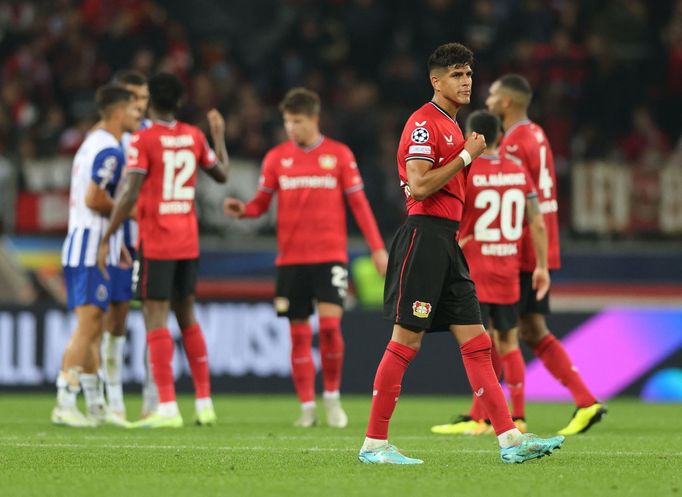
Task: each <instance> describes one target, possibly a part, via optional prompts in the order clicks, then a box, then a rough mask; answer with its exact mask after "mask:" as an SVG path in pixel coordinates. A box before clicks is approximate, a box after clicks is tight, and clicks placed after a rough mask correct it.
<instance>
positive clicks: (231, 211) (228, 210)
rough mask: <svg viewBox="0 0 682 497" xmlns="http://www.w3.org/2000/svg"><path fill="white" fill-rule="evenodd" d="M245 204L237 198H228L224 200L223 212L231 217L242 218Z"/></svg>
mask: <svg viewBox="0 0 682 497" xmlns="http://www.w3.org/2000/svg"><path fill="white" fill-rule="evenodd" d="M244 209H245V204H244V202H242V201H241V200H239V199H237V198H226V199H225V202H223V212H225V214H226V215H228V216H230V217H236V218H240V217H242V216H243V215H244Z"/></svg>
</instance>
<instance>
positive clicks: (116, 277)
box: [102, 71, 156, 420]
mask: <svg viewBox="0 0 682 497" xmlns="http://www.w3.org/2000/svg"><path fill="white" fill-rule="evenodd" d="M111 83H112V84H114V85H118V86H120V87H122V88H125V89H126V90H128V91H130V92H131V93H132V94H133V95H134V97H135V102H136V104H137V106H138V108H139V110H140V115H141V116H143V117H144V116H145V115H146V113H147V107H148V106H149V88H148V87H147V80H146V78H145V77H144V76H143V75H142V74H140V73H139V72H137V71H121V72H119V73H116V74H115V75H114V78H113V79H112V81H111ZM148 126H149V122H148V120H147V119H143V120H142V123H141V128H146V127H148ZM131 136H132V134H131V133H129V132H125V133H123V137H122V139H121V142H122V144H123V149H124V152H126V155H127V149H128V146H129V144H130V138H131ZM121 184H122V182H119V185H121ZM137 231H138V229H137V223H136V222H135V221H134V220H133V219H126V220H125V221H124V223H123V240H124V243H125V246H126V249H127V250H128V252H129V254H130V257H131V259H133V260H134V259H135V257H136V253H135V245H136V243H137ZM109 276H110V277H111V288H112V297H111V299H112V303H113V302H115V303H116V305H111V306H109V310H108V311H107V313H106V314H105V316H104V333H103V336H102V370H103V376H104V386H105V387H106V393H107V404H108V407H109V412H110V413H111V415H112V416H116V417H118V418H120V419H121V420H125V418H126V409H125V403H124V402H123V385H122V380H121V372H122V370H123V348H124V346H125V340H126V317H127V315H128V308H129V305H128V302H129V301H130V299H131V298H132V286H133V282H132V279H133V269H132V266H131V267H127V268H120V267H112V268H110V269H109ZM146 363H147V362H145V364H146ZM149 377H151V374H148V375H147V378H149ZM142 393H143V408H142V410H143V413H144V412H151V411H152V410H153V408H154V407H155V401H156V386H155V385H154V383H153V381H147V380H145V382H144V384H143V390H142ZM150 402H152V403H154V404H153V406H152V407H151V408H150V407H149V403H150Z"/></svg>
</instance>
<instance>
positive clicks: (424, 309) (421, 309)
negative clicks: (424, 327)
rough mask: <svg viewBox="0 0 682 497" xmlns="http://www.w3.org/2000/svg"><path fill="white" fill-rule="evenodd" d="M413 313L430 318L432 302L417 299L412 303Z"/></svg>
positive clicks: (419, 316)
mask: <svg viewBox="0 0 682 497" xmlns="http://www.w3.org/2000/svg"><path fill="white" fill-rule="evenodd" d="M412 314H414V315H415V316H417V317H418V318H428V317H429V314H431V304H429V303H428V302H421V301H419V300H415V301H414V303H413V304H412Z"/></svg>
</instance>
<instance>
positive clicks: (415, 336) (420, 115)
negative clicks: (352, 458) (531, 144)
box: [358, 43, 564, 464]
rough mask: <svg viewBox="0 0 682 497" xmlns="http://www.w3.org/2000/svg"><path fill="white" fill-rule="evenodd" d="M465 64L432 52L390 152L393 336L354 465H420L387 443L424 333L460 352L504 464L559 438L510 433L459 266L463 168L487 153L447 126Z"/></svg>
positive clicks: (387, 304) (464, 94)
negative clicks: (418, 95)
mask: <svg viewBox="0 0 682 497" xmlns="http://www.w3.org/2000/svg"><path fill="white" fill-rule="evenodd" d="M472 64H473V54H472V53H471V51H470V50H469V49H468V48H466V47H465V46H463V45H461V44H459V43H448V44H445V45H442V46H440V47H438V48H437V49H436V50H435V51H434V52H433V54H431V56H430V57H429V60H428V68H429V77H430V80H431V85H432V86H433V90H434V95H433V99H432V100H431V101H430V102H427V103H426V104H424V105H423V106H422V107H421V108H419V109H418V110H417V111H416V112H414V113H413V114H412V115H411V116H410V117H409V119H408V120H407V122H406V123H405V127H404V129H403V133H402V136H401V140H400V145H399V148H398V156H397V159H398V174H399V176H400V181H401V184H402V187H403V189H404V192H405V196H406V201H407V213H408V216H407V220H406V222H405V224H404V225H403V226H402V227H401V228H400V229H399V230H398V232H397V234H396V236H395V237H394V239H393V243H392V245H391V249H390V255H389V261H388V272H387V275H386V286H385V292H384V312H385V314H386V315H387V316H388V317H389V318H390V319H391V320H392V322H393V323H394V324H393V334H392V336H391V340H390V342H389V343H388V346H387V347H386V352H385V353H384V356H383V358H382V359H381V363H380V364H379V367H378V369H377V373H376V377H375V378H374V392H373V398H372V407H371V410H370V415H369V424H368V427H367V432H366V438H365V441H364V443H363V445H362V448H361V449H360V453H359V455H358V457H359V459H360V461H361V462H363V463H368V464H421V463H422V462H423V461H421V460H420V459H413V458H409V457H406V456H404V455H403V454H402V453H400V452H399V451H398V450H397V448H396V447H395V446H393V445H391V444H389V443H388V427H389V422H390V419H391V416H392V414H393V411H394V409H395V406H396V402H397V400H398V397H399V395H400V390H401V383H402V378H403V375H404V374H405V371H406V370H407V367H408V365H409V363H410V362H411V361H412V359H413V358H414V357H415V355H416V354H417V351H418V350H419V347H420V344H421V341H422V338H423V337H424V333H425V332H426V331H439V330H449V331H450V332H452V333H453V335H454V336H455V338H456V339H457V341H458V342H459V344H460V350H461V354H462V359H463V362H464V367H465V369H466V372H467V376H468V378H469V383H470V384H471V387H472V389H473V391H474V393H475V395H476V396H477V397H480V398H481V400H482V402H483V404H484V407H485V410H486V412H487V413H488V416H489V417H490V419H491V422H492V425H493V427H494V429H495V433H496V434H497V437H498V441H499V444H500V457H501V459H502V461H503V462H505V463H521V462H524V461H526V460H529V459H534V458H538V457H542V456H543V455H547V454H550V453H551V452H552V451H553V450H554V449H556V448H558V447H560V446H561V444H562V443H563V440H564V437H562V436H557V437H553V438H550V439H540V438H537V437H535V436H534V435H531V434H522V433H521V432H520V431H519V430H518V429H517V428H516V426H515V425H514V422H513V421H512V419H511V415H510V414H509V409H508V408H507V405H506V402H505V399H504V394H503V393H502V388H501V387H500V384H499V382H498V380H497V376H496V375H495V372H494V370H493V367H492V363H491V358H490V354H491V352H490V349H491V340H490V337H489V336H488V334H487V333H486V332H485V329H484V328H483V326H482V325H481V313H480V309H479V304H478V300H477V298H476V290H475V288H474V284H473V282H472V281H471V278H470V277H469V271H468V268H467V263H466V260H465V259H464V256H463V255H462V251H461V250H460V248H459V245H458V244H457V242H456V240H455V236H456V233H457V229H458V227H459V221H460V219H461V216H462V209H463V206H464V190H465V185H466V176H467V173H466V167H467V166H469V165H470V164H471V161H472V159H475V158H476V157H478V156H479V155H480V154H481V153H482V152H483V150H484V149H485V146H486V144H485V139H484V137H483V135H480V134H478V133H472V134H471V135H470V136H469V137H468V138H467V139H466V141H465V140H464V137H463V136H462V132H461V130H460V128H459V126H458V125H457V123H456V121H455V117H456V115H457V112H458V111H459V109H461V108H462V107H463V106H464V105H466V104H468V103H469V101H470V99H471V85H472V69H471V66H472Z"/></svg>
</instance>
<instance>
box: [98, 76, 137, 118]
mask: <svg viewBox="0 0 682 497" xmlns="http://www.w3.org/2000/svg"><path fill="white" fill-rule="evenodd" d="M134 98H135V95H133V93H132V92H130V91H128V90H126V89H125V88H122V87H120V86H117V85H111V84H108V85H104V86H100V87H99V88H97V92H96V93H95V105H96V106H97V112H99V114H100V115H101V116H102V117H106V116H108V115H109V113H110V111H111V108H112V107H113V106H115V105H119V104H121V103H127V102H129V101H130V100H133V99H134Z"/></svg>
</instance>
